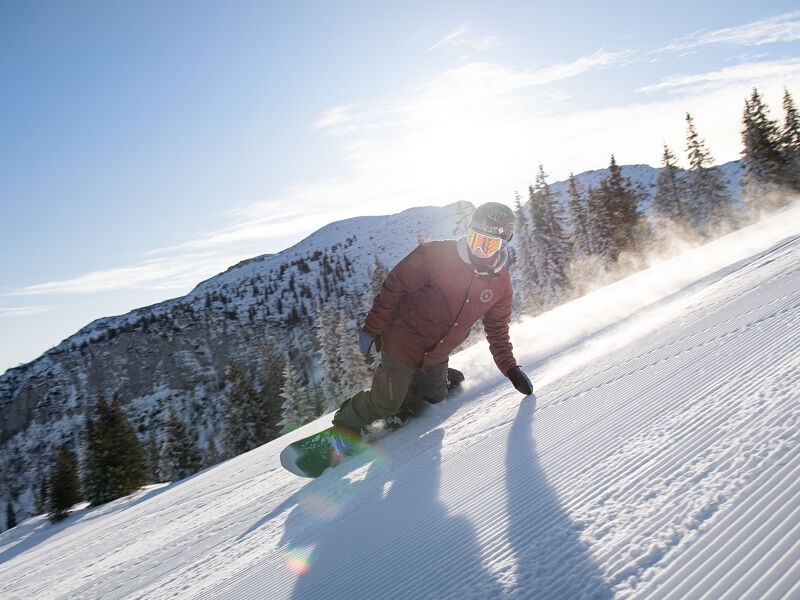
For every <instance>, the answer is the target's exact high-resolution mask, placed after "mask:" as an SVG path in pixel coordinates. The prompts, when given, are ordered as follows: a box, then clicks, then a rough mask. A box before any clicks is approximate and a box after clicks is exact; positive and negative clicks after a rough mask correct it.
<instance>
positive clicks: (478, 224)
mask: <svg viewBox="0 0 800 600" xmlns="http://www.w3.org/2000/svg"><path fill="white" fill-rule="evenodd" d="M516 221H517V219H516V217H515V216H514V211H512V210H511V209H510V208H509V207H508V206H506V205H505V204H500V203H499V202H487V203H486V204H481V205H480V206H479V207H478V208H476V209H475V212H473V213H472V217H471V218H470V220H469V228H470V229H471V230H472V231H474V232H475V233H480V234H483V235H488V236H491V237H496V238H497V237H499V238H502V239H504V240H505V241H506V242H510V241H511V238H512V237H513V236H514V223H516Z"/></svg>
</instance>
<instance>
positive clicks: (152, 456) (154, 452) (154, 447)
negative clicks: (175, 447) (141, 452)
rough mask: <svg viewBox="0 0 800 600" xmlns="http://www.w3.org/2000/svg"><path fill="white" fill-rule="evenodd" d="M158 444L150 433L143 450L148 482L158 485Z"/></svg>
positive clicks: (159, 480)
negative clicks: (148, 477)
mask: <svg viewBox="0 0 800 600" xmlns="http://www.w3.org/2000/svg"><path fill="white" fill-rule="evenodd" d="M158 453H159V450H158V442H157V441H156V437H155V435H153V434H152V433H151V434H150V437H149V438H148V439H147V446H146V448H145V457H146V459H147V469H148V470H149V471H150V480H151V481H153V482H154V483H159V482H161V481H162V479H161V478H160V477H159V475H158V459H159V456H158Z"/></svg>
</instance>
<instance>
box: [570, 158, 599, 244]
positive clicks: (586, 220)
mask: <svg viewBox="0 0 800 600" xmlns="http://www.w3.org/2000/svg"><path fill="white" fill-rule="evenodd" d="M567 214H568V215H569V221H570V223H572V228H571V230H570V233H569V241H570V246H571V247H572V254H573V256H588V255H590V254H594V252H593V250H594V248H593V247H592V246H593V244H592V239H591V236H590V232H591V222H592V219H593V215H592V214H591V211H590V207H589V204H588V198H587V196H586V190H584V188H583V185H581V183H580V181H578V179H577V178H576V177H575V175H574V174H573V173H570V174H569V185H568V187H567Z"/></svg>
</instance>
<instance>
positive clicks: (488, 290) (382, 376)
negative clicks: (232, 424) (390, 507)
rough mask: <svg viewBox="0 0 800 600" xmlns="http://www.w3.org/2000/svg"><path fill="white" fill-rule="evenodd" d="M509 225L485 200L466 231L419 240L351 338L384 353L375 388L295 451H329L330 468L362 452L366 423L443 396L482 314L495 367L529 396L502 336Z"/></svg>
mask: <svg viewBox="0 0 800 600" xmlns="http://www.w3.org/2000/svg"><path fill="white" fill-rule="evenodd" d="M514 222H515V216H514V213H513V211H512V210H511V209H510V208H508V207H507V206H505V205H504V204H499V203H497V202H489V203H486V204H482V205H481V206H479V207H478V208H477V209H475V211H474V212H473V214H472V217H471V218H470V222H469V226H468V228H467V232H466V235H465V236H463V237H461V238H459V239H458V240H443V241H435V242H427V243H422V244H420V245H419V246H418V247H417V248H416V249H414V250H413V251H412V252H411V253H410V254H409V255H408V256H406V257H405V258H404V259H403V260H402V261H400V263H398V265H397V266H396V267H395V268H394V269H392V270H391V272H390V273H389V275H388V276H387V278H386V281H385V282H384V283H383V286H382V287H381V291H380V293H379V294H378V295H377V296H376V298H375V300H374V302H373V305H372V308H371V309H370V311H369V313H368V314H367V318H366V321H365V325H364V327H363V329H362V330H361V332H360V335H359V340H358V342H359V346H360V348H361V352H362V353H363V354H364V355H367V354H368V353H369V351H370V348H372V347H373V346H374V348H375V350H376V351H377V352H381V361H380V364H379V365H378V367H377V369H376V370H375V373H374V375H373V379H372V387H371V388H370V389H369V390H364V391H361V392H359V393H357V394H356V395H355V396H353V397H351V398H349V399H347V400H346V401H345V402H344V403H343V404H342V405H341V407H340V408H339V410H338V411H337V412H336V413H335V415H334V417H333V427H332V428H330V429H327V430H325V431H324V432H321V433H320V434H317V435H316V436H312V438H313V439H312V440H310V443H308V444H303V443H301V442H296V444H298V445H299V446H302V447H296V448H295V449H293V450H292V452H295V451H296V455H297V456H298V457H299V455H300V454H303V453H305V452H306V451H308V452H311V453H319V452H325V448H329V449H333V454H334V457H333V458H332V459H331V461H330V464H335V462H337V461H338V459H339V458H340V456H341V455H347V454H352V453H354V452H357V451H358V450H359V447H360V446H361V430H362V428H363V427H365V426H367V425H369V424H371V423H373V422H374V421H378V420H381V419H384V420H387V419H390V420H391V419H399V420H401V421H404V420H405V419H406V418H407V417H408V416H410V415H413V414H416V413H417V412H418V411H419V410H420V408H421V407H422V406H423V405H424V404H423V403H424V402H427V403H431V404H435V403H437V402H440V401H441V400H443V399H444V398H445V396H446V395H447V391H448V381H447V376H448V368H447V365H448V357H449V355H450V353H451V352H452V351H453V350H454V349H455V348H456V347H457V346H458V345H459V344H461V342H463V341H464V340H465V339H466V338H467V336H468V335H469V332H470V329H471V328H472V325H473V324H474V323H475V322H476V321H477V320H478V319H480V318H483V327H484V330H485V331H486V337H487V339H488V341H489V350H490V351H491V353H492V355H493V357H494V360H495V363H496V364H497V367H498V368H499V369H500V371H501V372H502V373H503V374H504V375H505V376H506V377H508V379H509V380H510V381H511V383H512V384H513V385H514V387H515V388H516V389H517V390H518V391H519V392H521V393H523V394H531V393H533V388H532V386H531V382H530V380H529V379H528V377H527V375H525V373H524V372H523V371H522V370H521V369H520V368H519V366H517V363H516V360H515V359H514V355H513V353H512V346H511V342H510V340H509V334H508V323H509V321H510V319H511V301H512V288H511V277H510V276H509V273H508V270H507V269H506V268H505V264H506V262H507V261H508V250H507V249H506V244H507V243H508V242H509V241H511V237H512V235H513V234H514ZM453 371H454V370H453V369H450V372H451V374H452V373H453ZM456 373H458V372H457V371H456ZM458 374H459V375H460V373H458ZM451 383H452V382H451ZM286 460H291V458H287V459H286Z"/></svg>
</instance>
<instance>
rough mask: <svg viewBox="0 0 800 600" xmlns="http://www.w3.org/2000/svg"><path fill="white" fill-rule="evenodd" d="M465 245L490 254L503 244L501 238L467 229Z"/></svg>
mask: <svg viewBox="0 0 800 600" xmlns="http://www.w3.org/2000/svg"><path fill="white" fill-rule="evenodd" d="M467 245H468V246H469V247H470V248H472V249H473V250H480V251H481V253H483V254H484V255H486V256H489V255H492V254H494V253H495V252H497V251H498V250H500V247H501V246H502V245H503V238H498V237H492V236H489V235H483V234H482V233H478V232H477V231H473V230H472V229H467Z"/></svg>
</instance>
